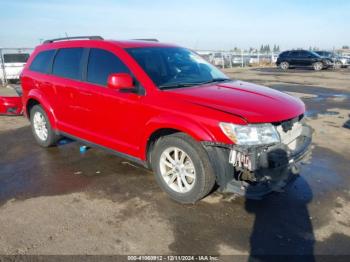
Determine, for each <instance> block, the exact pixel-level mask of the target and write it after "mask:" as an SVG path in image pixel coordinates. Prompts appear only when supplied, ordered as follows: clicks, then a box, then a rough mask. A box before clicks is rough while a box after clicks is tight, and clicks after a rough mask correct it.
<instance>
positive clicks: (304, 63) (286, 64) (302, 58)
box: [276, 50, 333, 71]
mask: <svg viewBox="0 0 350 262" xmlns="http://www.w3.org/2000/svg"><path fill="white" fill-rule="evenodd" d="M276 64H277V66H279V67H280V68H281V69H283V70H287V69H289V68H295V67H312V68H313V69H314V70H315V71H320V70H322V69H326V68H329V67H333V62H332V60H331V59H329V58H326V57H322V56H320V55H319V54H317V53H315V52H313V51H307V50H292V51H284V52H282V53H281V54H280V55H279V56H278V58H277V62H276Z"/></svg>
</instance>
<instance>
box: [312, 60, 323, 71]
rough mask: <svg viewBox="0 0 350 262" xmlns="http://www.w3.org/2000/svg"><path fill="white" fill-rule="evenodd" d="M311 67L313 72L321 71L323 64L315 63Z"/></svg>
mask: <svg viewBox="0 0 350 262" xmlns="http://www.w3.org/2000/svg"><path fill="white" fill-rule="evenodd" d="M312 66H313V68H314V70H315V71H321V70H322V69H323V64H322V63H321V62H316V63H314V64H313V65H312Z"/></svg>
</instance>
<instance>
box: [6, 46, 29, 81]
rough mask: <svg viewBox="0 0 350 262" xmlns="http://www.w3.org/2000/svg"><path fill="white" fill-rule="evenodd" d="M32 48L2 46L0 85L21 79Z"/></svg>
mask: <svg viewBox="0 0 350 262" xmlns="http://www.w3.org/2000/svg"><path fill="white" fill-rule="evenodd" d="M32 51H33V49H32V48H0V85H2V86H5V85H7V84H8V83H9V82H15V81H18V80H19V76H20V74H21V72H22V69H23V67H24V65H25V64H26V62H27V60H28V58H29V55H30V54H31V52H32Z"/></svg>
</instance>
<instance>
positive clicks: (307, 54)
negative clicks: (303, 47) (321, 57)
mask: <svg viewBox="0 0 350 262" xmlns="http://www.w3.org/2000/svg"><path fill="white" fill-rule="evenodd" d="M299 56H300V57H303V58H307V57H311V56H312V54H311V53H310V52H307V51H299Z"/></svg>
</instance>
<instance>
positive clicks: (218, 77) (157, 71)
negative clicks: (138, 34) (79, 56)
mask: <svg viewBox="0 0 350 262" xmlns="http://www.w3.org/2000/svg"><path fill="white" fill-rule="evenodd" d="M126 51H127V52H128V53H129V54H130V55H131V56H132V57H133V58H134V59H135V60H136V61H137V62H138V64H139V65H140V66H141V67H142V68H143V70H144V71H145V72H146V73H147V74H148V76H149V77H150V78H151V79H152V81H153V82H154V83H155V84H156V85H157V86H158V87H159V88H160V89H166V88H176V87H186V86H193V85H199V84H204V83H210V82H215V81H228V80H230V79H229V78H228V77H227V76H226V75H225V74H224V73H222V72H221V71H220V70H219V69H217V68H216V67H214V66H213V65H211V64H209V63H208V62H207V61H205V60H204V59H203V58H202V57H200V56H199V55H197V54H196V53H194V52H191V51H190V50H188V49H185V48H180V47H144V48H128V49H126Z"/></svg>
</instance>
